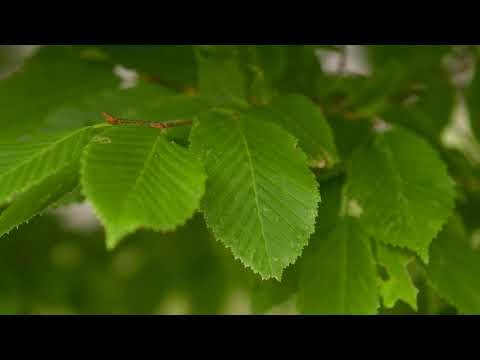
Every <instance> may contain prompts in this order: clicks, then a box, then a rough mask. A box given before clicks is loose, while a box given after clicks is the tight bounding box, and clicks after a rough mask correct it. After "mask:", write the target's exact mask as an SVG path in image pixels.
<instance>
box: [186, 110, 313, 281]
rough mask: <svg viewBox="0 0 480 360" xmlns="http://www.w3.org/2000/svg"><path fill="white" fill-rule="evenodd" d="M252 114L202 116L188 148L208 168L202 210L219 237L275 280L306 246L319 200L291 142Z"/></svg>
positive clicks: (300, 156)
mask: <svg viewBox="0 0 480 360" xmlns="http://www.w3.org/2000/svg"><path fill="white" fill-rule="evenodd" d="M256 116H257V115H256V114H255V113H252V112H247V113H244V114H242V115H241V116H239V117H237V116H236V115H235V114H232V113H227V112H211V113H209V114H205V115H203V116H201V117H200V119H199V121H198V122H197V123H196V125H195V126H194V128H193V129H192V133H191V149H192V151H193V152H194V153H196V154H198V156H199V157H200V158H201V159H202V160H203V162H204V163H205V167H206V171H207V175H208V181H207V190H206V195H205V198H204V203H203V209H204V212H205V215H206V218H207V223H208V225H209V227H210V228H211V229H212V230H213V232H214V233H215V235H216V237H217V239H220V240H222V241H223V242H224V243H225V245H227V247H229V248H231V249H232V251H233V253H234V255H235V256H236V257H237V258H240V259H241V261H242V262H243V263H244V264H245V265H246V266H248V267H250V268H252V269H253V270H254V271H255V272H257V273H259V274H260V275H261V276H262V277H263V278H266V279H268V278H277V279H279V278H280V277H281V275H282V272H283V270H284V269H285V268H286V267H287V266H288V265H289V264H291V263H293V262H295V260H296V259H297V257H298V256H300V254H301V253H302V250H303V248H304V246H305V245H306V244H307V243H308V239H309V237H310V235H311V234H312V233H313V231H314V225H315V217H316V212H317V210H316V209H317V204H318V202H319V200H320V197H319V193H318V189H317V184H316V181H315V179H314V176H313V174H312V173H311V172H310V171H309V169H308V167H307V164H306V162H307V158H306V156H305V155H304V154H303V153H302V152H301V151H300V150H299V149H297V148H296V141H295V139H294V138H293V137H292V136H291V135H289V134H288V133H287V132H285V131H284V130H283V129H281V128H280V127H278V126H277V125H274V124H271V123H269V122H268V121H262V120H260V119H258V118H257V117H256Z"/></svg>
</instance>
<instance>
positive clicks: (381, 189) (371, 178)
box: [348, 127, 454, 262]
mask: <svg viewBox="0 0 480 360" xmlns="http://www.w3.org/2000/svg"><path fill="white" fill-rule="evenodd" d="M349 175H350V178H349V184H348V196H349V201H350V203H352V204H355V206H356V207H357V208H358V209H359V210H360V211H359V216H360V217H361V223H362V225H363V226H364V228H365V229H366V230H367V232H368V233H369V234H370V235H371V236H372V237H374V238H376V239H377V240H379V241H382V242H384V243H386V244H390V245H393V246H397V247H402V248H407V249H409V250H412V251H414V252H416V253H417V254H418V255H419V256H420V257H421V258H422V260H423V261H425V262H428V250H429V246H430V243H431V242H432V240H433V239H434V238H435V236H436V235H437V234H438V233H439V231H440V230H441V228H442V226H443V225H444V224H445V223H446V221H447V219H448V217H449V216H450V214H451V212H452V210H453V206H454V183H453V181H452V180H451V178H450V177H449V176H448V173H447V170H446V166H445V165H444V163H443V162H442V161H441V160H440V158H439V156H438V155H437V153H436V152H435V151H434V150H433V149H432V148H431V147H430V146H429V145H428V144H427V143H426V142H425V141H424V140H422V139H420V138H418V137H417V136H415V135H413V134H412V133H410V132H408V131H406V130H404V129H402V128H400V127H395V128H393V129H390V130H388V129H387V131H385V132H381V133H379V134H377V136H376V137H375V138H374V139H373V141H371V142H370V143H368V144H367V145H365V146H362V147H361V148H360V149H358V151H356V152H355V154H354V155H353V157H352V159H351V162H350V164H349Z"/></svg>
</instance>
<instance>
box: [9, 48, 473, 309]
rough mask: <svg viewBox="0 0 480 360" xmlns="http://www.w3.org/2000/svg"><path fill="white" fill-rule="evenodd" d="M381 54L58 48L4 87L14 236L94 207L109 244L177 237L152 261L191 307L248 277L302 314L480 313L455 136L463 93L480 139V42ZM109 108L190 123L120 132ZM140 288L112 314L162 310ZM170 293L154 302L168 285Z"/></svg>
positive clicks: (469, 172)
mask: <svg viewBox="0 0 480 360" xmlns="http://www.w3.org/2000/svg"><path fill="white" fill-rule="evenodd" d="M366 50H367V53H368V56H369V63H370V65H371V73H370V74H368V75H353V74H348V73H346V72H345V71H344V69H342V68H341V69H339V71H336V72H334V73H331V72H326V71H325V69H323V68H322V67H321V66H320V63H319V57H318V54H319V52H327V53H329V54H332V55H335V56H337V57H339V58H340V59H343V58H344V57H345V48H344V47H335V46H327V45H255V46H254V45H240V46H234V45H216V46H214V45H188V46H187V45H184V46H180V45H157V46H153V45H150V46H123V45H122V46H119V45H106V46H100V45H99V46H93V47H92V46H45V47H42V48H41V49H40V50H38V51H37V52H36V53H35V55H34V56H32V57H31V58H29V59H28V60H27V61H26V63H25V64H24V66H23V67H22V68H21V69H20V70H18V71H17V72H15V73H14V74H12V75H10V76H9V77H7V78H6V79H4V80H2V81H0V121H1V125H2V131H1V132H0V205H1V206H3V210H2V212H1V213H0V235H5V234H9V236H14V235H15V232H12V233H11V231H12V230H13V229H14V228H16V227H18V226H19V225H20V224H23V223H25V222H28V221H29V220H31V219H32V218H34V217H35V216H36V215H38V214H41V213H43V212H44V211H45V210H46V209H48V208H52V207H58V206H61V205H65V204H70V203H72V202H79V201H83V200H88V201H89V202H90V203H91V205H92V206H93V208H94V210H95V213H96V214H97V216H98V218H99V219H100V221H101V222H102V224H103V226H104V228H105V233H106V244H107V247H108V248H109V249H111V250H113V249H116V248H117V247H118V245H119V243H120V241H121V240H122V239H124V238H126V237H132V239H128V240H126V241H123V242H122V244H121V246H128V245H127V244H130V243H135V242H137V241H138V242H142V235H141V234H149V235H145V236H146V237H152V236H153V235H154V234H157V233H161V234H165V233H167V235H161V234H158V235H156V236H157V237H156V239H155V242H150V243H148V246H150V247H151V248H152V249H151V251H152V253H155V252H154V250H155V249H156V247H159V246H160V247H161V249H158V251H157V252H156V253H157V254H158V252H165V254H162V256H160V257H159V258H155V256H154V255H152V254H149V255H147V254H148V249H147V250H146V251H145V252H142V253H143V254H145V255H143V256H144V257H145V259H144V260H142V263H144V264H151V263H157V262H162V263H163V264H162V265H161V270H160V272H163V274H164V277H165V278H169V279H170V282H169V284H178V286H180V287H182V286H183V285H182V284H187V283H188V286H187V287H188V288H189V289H193V290H192V299H193V300H192V301H193V302H192V304H193V307H194V312H218V311H219V310H218V309H219V306H220V305H219V301H220V300H221V298H222V297H221V296H220V294H223V293H224V292H222V291H223V290H225V288H226V287H228V286H232V285H231V284H232V283H234V282H235V281H234V280H232V279H230V278H228V276H227V274H231V273H235V274H237V275H235V276H233V275H232V276H233V277H235V278H237V277H240V278H242V276H246V277H248V278H249V281H247V282H248V284H249V286H248V289H249V291H250V292H251V294H252V304H253V309H254V311H255V312H265V311H268V310H270V309H271V308H273V307H274V306H276V305H279V304H281V303H283V302H286V301H289V300H291V299H294V300H295V304H296V309H297V311H298V312H300V313H305V314H376V313H379V312H382V313H384V312H395V311H399V312H410V311H412V310H413V311H417V310H418V311H422V312H432V310H431V309H429V306H431V304H432V301H431V298H432V296H434V297H435V298H437V297H438V296H439V297H440V298H441V299H443V300H442V301H444V302H445V303H446V304H449V305H451V306H453V308H454V309H455V311H458V312H461V313H480V287H479V286H480V283H478V282H477V281H476V276H477V274H480V261H478V260H479V259H480V255H479V253H478V252H477V251H476V249H475V243H474V242H472V241H471V239H472V233H473V231H474V230H476V226H477V225H478V221H477V219H476V218H475V215H474V214H475V213H476V212H475V211H476V210H478V204H480V202H479V199H480V187H479V186H478V184H479V182H478V181H479V180H480V179H479V178H478V176H479V174H478V170H477V168H476V167H475V165H474V164H472V162H471V161H470V160H469V159H468V158H467V157H466V156H465V155H464V154H463V153H462V152H459V151H455V150H451V149H448V148H446V147H445V146H444V145H443V143H442V141H441V135H442V131H443V130H444V129H445V128H446V127H447V125H449V122H450V119H451V115H452V113H453V110H454V107H455V105H456V100H457V97H458V96H459V95H462V93H463V94H464V95H465V99H466V102H467V104H468V105H469V109H470V111H471V114H472V124H473V128H474V129H475V131H477V132H478V131H479V128H480V126H478V124H480V119H478V114H477V112H478V113H480V110H478V109H477V107H478V106H479V105H478V103H480V102H478V101H476V99H477V98H479V96H480V93H479V91H480V88H479V84H480V81H479V79H480V76H475V77H474V79H473V81H472V82H471V84H467V85H462V86H459V85H458V84H457V83H455V81H453V78H454V76H455V75H457V72H458V68H459V67H460V65H458V64H461V63H462V61H463V60H464V58H465V57H466V55H465V54H467V55H468V56H470V57H471V58H472V59H474V60H476V59H477V53H476V51H477V49H476V48H461V49H458V48H456V47H453V46H447V45H445V46H427V45H422V46H368V47H367V49H366ZM452 59H453V60H452ZM447 60H450V62H449V61H447ZM343 63H344V61H340V65H341V67H342V64H343ZM452 63H454V65H455V66H453V65H452ZM118 65H122V66H124V67H126V68H128V69H133V70H135V72H136V73H135V74H136V76H137V79H136V82H135V84H133V85H132V86H128V87H126V86H122V85H124V84H122V81H121V79H120V78H119V77H118V76H116V75H115V72H114V69H117V70H118V67H117V66H118ZM477 88H478V90H477ZM102 112H108V113H111V114H114V116H115V117H117V118H119V119H131V120H133V119H134V120H139V119H140V120H145V121H155V123H156V124H158V123H165V124H169V123H171V122H172V121H176V120H188V121H189V122H190V121H191V123H192V126H191V127H189V126H182V127H171V128H162V129H159V128H153V127H151V126H148V124H149V123H148V122H146V123H144V125H146V126H138V124H137V125H134V124H115V125H111V124H107V123H105V121H104V119H103V118H102V115H101V114H102ZM140 229H147V230H153V231H154V232H146V233H140V235H139V233H138V230H140ZM211 237H213V238H215V239H216V240H218V241H219V242H221V243H223V244H224V245H225V247H226V248H228V249H229V250H230V253H231V254H233V256H234V257H235V258H236V259H238V260H239V262H240V263H242V264H243V265H244V266H245V267H246V268H248V269H250V270H251V271H250V270H249V271H244V272H246V273H247V275H245V274H243V275H238V273H239V272H240V273H241V271H238V269H235V271H226V270H225V269H227V268H231V267H232V266H234V265H232V264H235V263H234V262H233V261H231V260H230V258H231V255H230V256H228V257H226V256H224V255H225V254H224V253H223V252H222V251H220V250H219V249H218V248H215V244H212V243H211V242H209V241H210V240H209V239H210V238H211ZM96 239H97V237H96ZM157 242H161V243H162V244H161V245H158V244H156V243H157ZM124 244H126V245H124ZM121 246H120V247H121ZM132 246H133V245H132ZM148 246H146V247H148ZM187 247H188V248H189V249H188V250H186V249H187ZM179 249H182V250H185V252H184V256H185V257H184V261H183V262H182V264H183V265H182V266H183V267H182V268H181V269H176V268H175V265H173V264H172V261H170V260H169V256H170V254H179V257H180V258H181V254H180V253H179V251H180V250H179ZM212 249H215V250H212ZM222 250H223V249H222ZM95 251H100V250H98V249H97V250H95ZM116 251H120V250H118V249H116ZM220 253H221V254H222V256H220ZM182 254H183V253H182ZM192 254H194V255H192ZM97 255H98V254H97ZM147 257H148V259H147ZM150 258H151V262H149V261H150ZM226 260H230V262H231V263H232V264H229V261H226ZM208 262H210V263H212V264H213V265H212V266H208V267H206V265H205V264H204V263H208ZM102 264H103V263H102ZM210 265H211V264H210ZM157 266H158V265H157ZM169 266H171V268H169ZM234 267H235V266H234ZM145 269H146V270H145V271H143V272H141V274H142V276H145V277H146V278H149V277H150V278H151V280H152V284H155V282H156V281H157V280H158V278H157V277H155V278H152V276H153V275H151V274H157V272H152V273H151V274H150V275H148V269H150V268H149V267H148V265H145ZM185 269H186V270H185ZM202 269H204V270H202ZM92 271H93V270H92ZM7 272H8V270H7ZM185 272H186V274H187V275H188V276H186V275H185ZM4 273H5V272H4ZM174 273H175V275H173V274H174ZM179 273H180V274H179ZM168 274H170V275H168ZM254 274H256V275H254ZM82 276H87V275H85V274H82ZM92 276H93V275H92ZM173 279H175V280H173ZM145 280H148V279H145ZM99 281H102V284H103V285H105V284H104V283H105V282H108V281H112V282H114V280H112V277H111V276H110V277H106V278H102V280H99ZM143 281H144V279H141V278H139V277H137V276H136V277H135V280H132V283H131V284H133V283H134V282H136V283H137V285H136V287H134V288H132V286H130V287H128V291H133V292H134V294H131V295H130V296H133V297H135V301H137V303H135V304H136V305H132V306H133V308H131V309H125V308H121V307H118V308H115V306H114V305H112V306H113V308H112V309H107V307H108V305H107V304H104V307H103V308H102V310H100V311H103V312H112V311H119V312H121V311H130V310H132V309H135V311H137V310H138V309H141V310H140V311H146V312H148V311H152V306H154V305H155V304H154V303H152V302H149V301H147V302H146V303H144V304H141V301H142V300H141V299H139V298H142V296H140V297H138V296H137V294H138V293H140V292H142V289H140V288H139V287H140V284H143ZM158 282H159V284H158V288H157V289H155V285H152V286H147V285H145V287H146V288H147V289H148V291H151V292H154V293H155V295H153V294H146V295H145V298H149V299H150V301H152V300H153V299H155V300H156V301H158V299H159V296H160V294H163V291H164V288H165V286H166V287H168V286H170V285H165V284H164V285H165V286H162V284H160V281H158ZM240 282H241V283H242V281H240ZM213 283H215V284H217V283H218V284H220V285H219V290H218V291H217V292H216V294H217V296H213V295H214V294H212V291H211V289H210V288H209V287H211V286H212V284H213ZM112 286H113V285H112ZM7 288H8V286H7ZM222 289H223V290H222ZM93 291H95V290H93ZM124 291H127V290H126V289H124ZM145 291H147V290H145V289H144V290H143V292H145ZM148 291H147V292H148ZM419 291H420V294H419ZM432 294H433V295H432ZM437 294H438V295H437ZM68 296H72V295H71V294H69V295H68ZM162 296H163V295H162ZM212 296H213V298H212ZM205 297H208V301H207V300H205ZM84 300H85V299H84ZM144 300H145V299H144ZM85 301H86V300H85ZM132 301H133V300H132ZM442 301H440V302H441V303H442ZM81 302H82V300H80V299H78V304H80V303H81ZM113 303H114V304H115V302H113ZM133 303H134V302H133ZM82 304H87V305H85V307H82V306H83V305H82V306H80V305H78V309H79V311H89V312H96V311H99V310H98V309H96V310H92V308H89V307H88V306H89V305H88V301H86V302H84V303H82ZM204 304H208V305H205V306H204ZM212 304H213V305H212ZM26 307H27V308H28V306H26ZM405 307H407V309H408V308H409V310H405Z"/></svg>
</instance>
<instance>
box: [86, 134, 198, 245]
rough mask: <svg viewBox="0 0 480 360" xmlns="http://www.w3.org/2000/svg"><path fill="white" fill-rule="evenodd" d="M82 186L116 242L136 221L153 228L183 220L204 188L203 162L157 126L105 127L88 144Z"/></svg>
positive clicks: (110, 240)
mask: <svg viewBox="0 0 480 360" xmlns="http://www.w3.org/2000/svg"><path fill="white" fill-rule="evenodd" d="M81 182H82V186H83V191H84V193H85V195H86V196H87V198H88V199H89V200H90V201H91V202H92V205H93V207H94V208H95V210H96V212H97V214H98V216H99V217H100V219H101V220H102V221H103V223H104V225H105V227H106V232H107V246H108V247H109V248H114V247H115V246H116V245H117V244H118V242H119V241H120V240H121V239H122V238H123V237H124V236H126V235H128V234H129V233H132V232H134V231H135V230H137V229H138V228H140V227H146V228H150V229H153V230H157V231H170V230H174V229H175V228H177V227H178V226H180V225H183V224H184V223H185V222H186V221H187V220H188V218H190V217H191V216H192V215H193V214H194V211H195V210H196V209H197V208H198V206H199V203H200V199H201V197H202V195H203V192H204V185H205V174H204V170H203V167H202V164H201V163H200V162H199V161H198V160H197V159H196V158H195V157H194V156H193V155H191V154H190V153H189V151H188V150H186V149H184V148H182V147H181V146H179V145H176V144H174V143H172V142H169V141H167V140H166V139H165V136H164V135H163V134H162V132H160V131H159V130H156V129H150V128H142V127H136V126H118V127H112V128H108V129H107V130H106V131H104V132H103V133H102V134H101V135H100V136H99V138H98V141H95V139H94V140H93V141H92V143H91V144H90V145H89V146H88V147H87V149H86V151H85V156H84V157H83V164H82V179H81Z"/></svg>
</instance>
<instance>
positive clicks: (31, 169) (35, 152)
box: [0, 128, 95, 204]
mask: <svg viewBox="0 0 480 360" xmlns="http://www.w3.org/2000/svg"><path fill="white" fill-rule="evenodd" d="M94 132H95V129H94V128H81V129H79V130H76V131H74V132H69V133H66V134H65V133H63V134H61V135H49V136H38V137H35V138H33V139H30V140H28V139H25V140H19V141H16V142H11V143H1V144H0V203H1V204H4V203H7V202H10V201H11V200H12V199H13V198H14V196H15V194H21V193H23V192H25V191H27V190H29V189H30V188H31V187H33V186H35V185H37V184H39V183H40V182H41V181H43V180H44V179H46V178H47V177H50V176H51V175H54V174H55V173H57V172H59V171H60V170H62V169H63V168H65V167H68V166H71V165H73V164H74V163H76V162H77V161H78V160H79V158H80V155H81V153H82V151H83V149H84V147H85V146H86V145H87V143H88V142H89V140H90V139H91V137H92V136H93V134H94Z"/></svg>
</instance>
